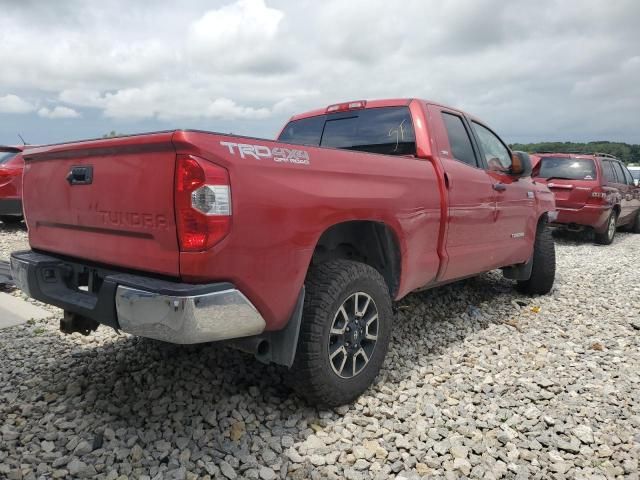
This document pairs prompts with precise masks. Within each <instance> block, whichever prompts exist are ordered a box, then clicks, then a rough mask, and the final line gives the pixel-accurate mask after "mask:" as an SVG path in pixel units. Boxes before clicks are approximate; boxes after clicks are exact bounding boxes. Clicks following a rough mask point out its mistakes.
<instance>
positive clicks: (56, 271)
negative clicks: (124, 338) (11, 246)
mask: <svg viewBox="0 0 640 480" xmlns="http://www.w3.org/2000/svg"><path fill="white" fill-rule="evenodd" d="M11 275H12V277H13V280H14V282H15V284H16V286H17V287H18V288H20V289H21V290H22V291H23V292H25V293H26V294H27V295H29V296H30V297H33V298H35V299H36V300H40V301H42V302H45V303H48V304H51V305H55V306H57V307H60V308H62V309H63V310H65V312H70V313H73V314H75V315H78V316H80V317H83V318H87V319H90V320H93V321H95V322H96V323H98V324H103V325H109V326H111V327H113V328H116V329H119V330H122V331H124V332H127V333H130V334H132V335H139V336H141V337H147V338H153V339H156V340H162V341H165V342H171V343H181V344H187V343H205V342H213V341H218V340H227V339H232V338H241V337H248V336H253V335H259V334H260V333H262V332H263V331H264V329H265V326H266V323H265V321H264V319H263V318H262V316H261V315H260V313H259V312H258V310H256V308H255V307H254V306H253V304H252V303H251V302H250V301H249V299H247V297H245V296H244V295H243V294H242V293H241V292H240V291H239V290H237V289H236V288H235V286H234V285H232V284H231V283H226V282H220V283H211V284H206V285H200V284H198V285H195V284H185V283H179V282H171V281H167V280H161V279H156V278H152V277H146V276H140V275H131V274H125V273H120V272H116V271H112V270H108V269H105V268H101V267H95V266H90V265H87V264H84V263H81V262H76V261H72V260H68V259H63V258H59V257H55V256H51V255H45V254H41V253H37V252H32V251H25V252H14V253H13V254H12V255H11ZM81 278H83V279H84V282H87V283H88V284H90V285H92V287H91V288H88V287H86V286H85V287H83V285H87V283H84V284H83V285H81V284H80V283H79V279H81Z"/></svg>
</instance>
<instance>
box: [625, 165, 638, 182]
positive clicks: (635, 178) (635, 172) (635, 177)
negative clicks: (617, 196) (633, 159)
mask: <svg viewBox="0 0 640 480" xmlns="http://www.w3.org/2000/svg"><path fill="white" fill-rule="evenodd" d="M627 168H628V169H629V172H631V176H632V177H633V183H634V184H635V185H636V186H640V165H629V166H628V167H627Z"/></svg>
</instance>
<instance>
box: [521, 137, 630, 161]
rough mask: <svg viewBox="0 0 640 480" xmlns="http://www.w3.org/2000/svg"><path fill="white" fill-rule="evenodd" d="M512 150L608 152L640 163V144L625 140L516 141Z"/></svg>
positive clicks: (621, 158) (622, 158)
mask: <svg viewBox="0 0 640 480" xmlns="http://www.w3.org/2000/svg"><path fill="white" fill-rule="evenodd" d="M510 147H511V149H512V150H522V151H524V152H529V153H534V152H554V153H596V152H597V153H608V154H610V155H614V156H616V157H617V158H619V159H620V160H622V161H623V162H625V163H637V164H640V145H638V144H629V143H623V142H607V141H598V142H588V143H577V142H540V143H514V144H512V145H510Z"/></svg>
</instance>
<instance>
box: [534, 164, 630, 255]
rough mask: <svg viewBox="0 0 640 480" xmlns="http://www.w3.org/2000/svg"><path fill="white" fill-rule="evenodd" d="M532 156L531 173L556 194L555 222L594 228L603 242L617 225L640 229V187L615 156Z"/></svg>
mask: <svg viewBox="0 0 640 480" xmlns="http://www.w3.org/2000/svg"><path fill="white" fill-rule="evenodd" d="M533 156H534V165H535V166H534V168H533V174H532V176H533V177H534V179H535V180H537V181H540V182H543V183H546V184H547V186H548V187H549V189H550V190H551V191H552V192H553V193H554V195H555V198H556V208H557V210H558V218H557V219H556V221H555V222H554V223H555V224H556V225H562V226H564V227H567V228H570V229H583V228H585V227H587V228H591V229H593V230H594V232H595V239H596V242H597V243H601V244H603V245H609V244H610V243H611V242H613V238H614V236H615V234H616V227H621V226H626V227H628V228H630V229H631V231H633V232H635V233H640V187H637V186H636V185H635V184H634V180H633V176H632V175H631V173H630V172H629V170H628V169H627V167H626V166H625V165H624V164H623V163H622V162H621V161H620V160H618V159H617V158H616V157H614V156H612V155H607V154H604V153H594V154H592V155H588V154H573V153H546V152H545V153H537V154H534V155H533Z"/></svg>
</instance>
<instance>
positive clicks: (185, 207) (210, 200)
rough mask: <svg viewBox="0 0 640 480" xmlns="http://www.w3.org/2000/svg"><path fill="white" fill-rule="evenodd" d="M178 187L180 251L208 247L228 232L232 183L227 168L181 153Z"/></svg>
mask: <svg viewBox="0 0 640 480" xmlns="http://www.w3.org/2000/svg"><path fill="white" fill-rule="evenodd" d="M175 187H176V197H175V205H176V225H177V228H178V240H179V241H180V250H181V251H183V252H197V251H202V250H207V249H208V248H211V247H212V246H214V245H215V244H216V243H218V242H219V241H220V240H222V239H223V238H224V237H226V236H227V234H228V233H229V231H230V229H231V187H230V185H229V174H228V172H227V170H226V169H224V168H222V167H220V166H218V165H215V164H213V163H211V162H208V161H207V160H204V159H202V158H198V157H196V156H194V155H178V157H177V160H176V181H175Z"/></svg>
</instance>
